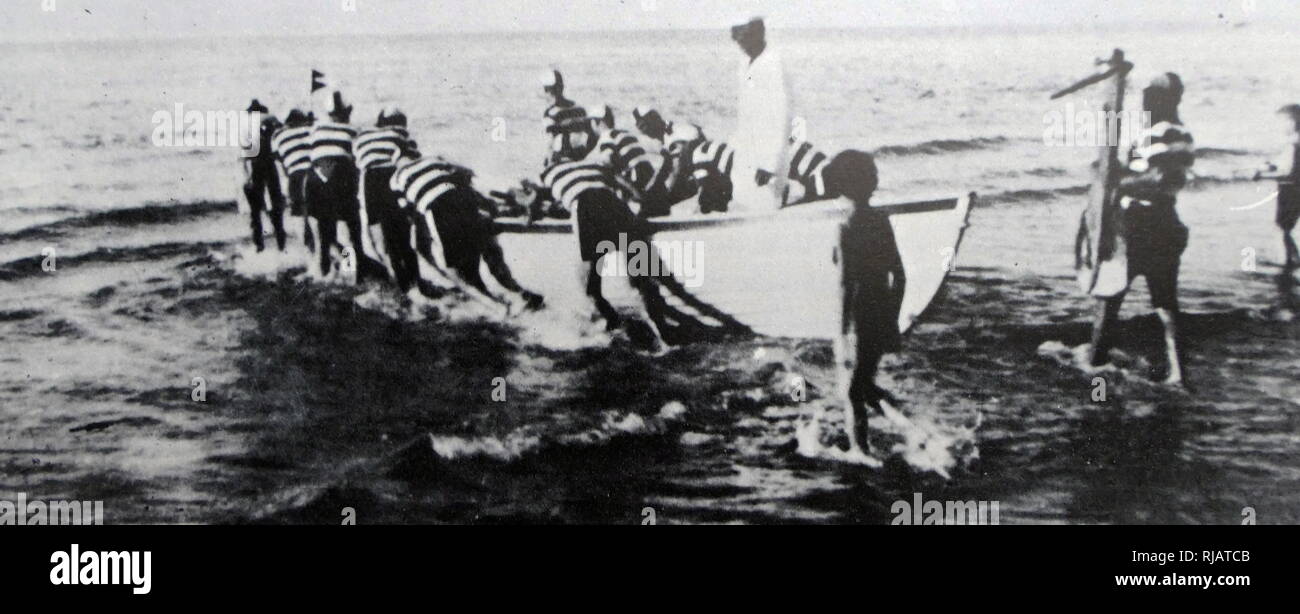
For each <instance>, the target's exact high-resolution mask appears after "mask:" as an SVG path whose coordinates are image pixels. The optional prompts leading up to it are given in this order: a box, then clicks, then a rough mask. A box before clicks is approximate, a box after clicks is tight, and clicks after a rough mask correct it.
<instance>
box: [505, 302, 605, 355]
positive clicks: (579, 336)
mask: <svg viewBox="0 0 1300 614" xmlns="http://www.w3.org/2000/svg"><path fill="white" fill-rule="evenodd" d="M510 323H511V324H512V325H514V326H516V327H518V329H519V340H520V342H521V343H523V344H525V345H540V346H544V347H547V348H551V349H556V350H568V351H572V350H580V349H584V348H595V347H608V346H609V343H610V336H609V333H607V332H605V328H604V324H603V323H600V322H592V321H590V319H589V318H587V317H585V316H584V315H583V314H581V313H578V312H575V311H571V310H568V309H564V308H554V309H552V308H543V309H542V310H541V311H535V312H524V313H520V314H519V315H516V316H514V317H513V318H511V319H510Z"/></svg>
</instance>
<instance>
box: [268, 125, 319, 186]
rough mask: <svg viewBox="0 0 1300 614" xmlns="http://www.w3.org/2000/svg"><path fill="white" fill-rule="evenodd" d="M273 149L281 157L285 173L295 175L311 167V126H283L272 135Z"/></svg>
mask: <svg viewBox="0 0 1300 614" xmlns="http://www.w3.org/2000/svg"><path fill="white" fill-rule="evenodd" d="M271 149H273V150H274V151H275V155H276V156H278V157H279V158H280V163H281V164H283V165H284V171H285V173H287V174H289V175H293V174H294V173H297V172H299V171H305V170H308V169H310V168H311V126H298V127H295V128H288V127H285V128H281V129H280V130H279V131H278V132H276V133H275V136H272V137H271Z"/></svg>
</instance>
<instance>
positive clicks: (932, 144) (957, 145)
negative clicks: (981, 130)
mask: <svg viewBox="0 0 1300 614" xmlns="http://www.w3.org/2000/svg"><path fill="white" fill-rule="evenodd" d="M1008 142H1010V139H1008V138H1007V137H1004V136H980V137H975V138H972V139H938V140H933V141H924V142H921V143H915V144H912V145H886V146H884V147H881V148H879V149H877V150H876V152H875V153H876V155H877V156H893V157H900V156H912V155H933V154H941V153H953V152H960V151H978V150H981V149H995V148H997V147H1000V146H1002V145H1005V144H1006V143H1008Z"/></svg>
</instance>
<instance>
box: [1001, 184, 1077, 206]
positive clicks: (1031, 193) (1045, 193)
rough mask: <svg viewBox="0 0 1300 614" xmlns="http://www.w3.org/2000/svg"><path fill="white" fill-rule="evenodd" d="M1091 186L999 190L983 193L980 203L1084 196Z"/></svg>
mask: <svg viewBox="0 0 1300 614" xmlns="http://www.w3.org/2000/svg"><path fill="white" fill-rule="evenodd" d="M1090 187H1091V186H1089V185H1087V184H1083V185H1072V186H1067V187H1063V188H1048V189H1041V190H1040V189H1025V190H1011V191H1007V192H997V193H994V194H988V195H981V196H980V203H981V204H985V205H1006V204H1016V203H1027V202H1043V201H1050V200H1056V199H1060V198H1066V197H1076V196H1082V195H1084V194H1087V193H1088V189H1089V188H1090Z"/></svg>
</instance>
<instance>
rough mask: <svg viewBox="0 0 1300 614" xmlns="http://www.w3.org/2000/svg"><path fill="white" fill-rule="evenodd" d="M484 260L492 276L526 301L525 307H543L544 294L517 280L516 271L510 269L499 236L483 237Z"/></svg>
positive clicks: (533, 308)
mask: <svg viewBox="0 0 1300 614" xmlns="http://www.w3.org/2000/svg"><path fill="white" fill-rule="evenodd" d="M481 253H482V254H483V262H484V263H485V264H487V267H488V272H490V273H491V274H492V277H493V278H495V279H496V280H497V283H499V284H501V287H503V288H505V289H506V290H509V291H510V292H512V293H514V294H515V295H516V296H518V297H519V299H520V300H522V301H523V303H524V308H525V309H530V310H536V309H540V308H541V307H542V301H543V300H544V299H543V298H542V295H540V294H537V293H536V292H530V291H528V290H526V289H524V287H523V286H520V285H519V282H518V281H515V276H514V273H513V272H512V271H511V270H510V265H508V264H506V255H505V252H504V251H503V250H502V249H501V243H499V242H498V241H497V238H496V237H495V236H492V235H488V236H487V237H485V238H484V239H483V248H482V252H481Z"/></svg>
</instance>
